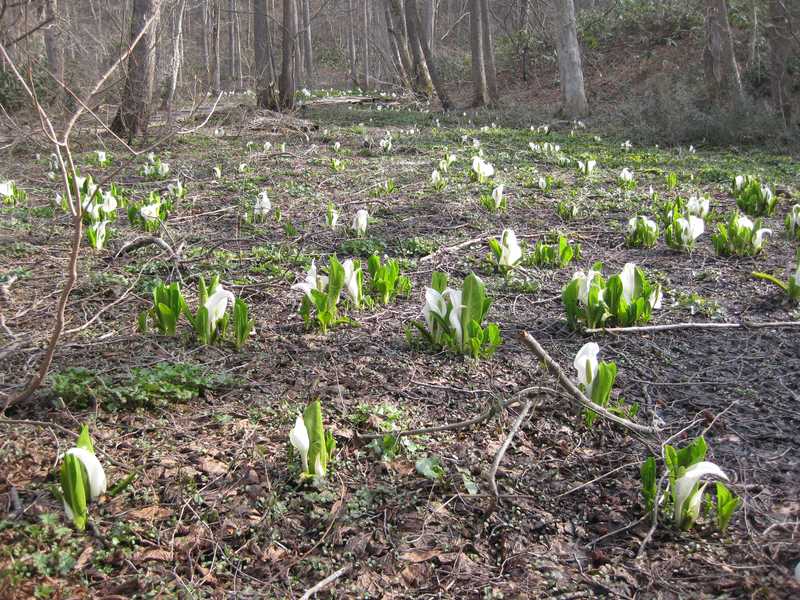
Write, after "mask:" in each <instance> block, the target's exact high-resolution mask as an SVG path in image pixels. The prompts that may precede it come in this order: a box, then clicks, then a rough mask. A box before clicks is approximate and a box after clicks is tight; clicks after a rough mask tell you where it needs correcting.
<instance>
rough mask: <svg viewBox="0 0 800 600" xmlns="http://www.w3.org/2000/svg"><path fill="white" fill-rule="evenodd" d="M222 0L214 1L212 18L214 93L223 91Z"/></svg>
mask: <svg viewBox="0 0 800 600" xmlns="http://www.w3.org/2000/svg"><path fill="white" fill-rule="evenodd" d="M221 1H222V0H213V2H214V5H213V6H214V8H213V10H214V12H213V15H212V17H211V60H212V67H213V70H214V80H213V84H214V91H216V92H218V91H220V90H221V89H222V73H221V70H222V69H221V67H222V58H221V56H220V54H221V52H220V50H221V48H220V36H221V31H220V30H221V29H222V14H221V12H222V11H221V10H220V9H221V6H220V4H219V3H220V2H221Z"/></svg>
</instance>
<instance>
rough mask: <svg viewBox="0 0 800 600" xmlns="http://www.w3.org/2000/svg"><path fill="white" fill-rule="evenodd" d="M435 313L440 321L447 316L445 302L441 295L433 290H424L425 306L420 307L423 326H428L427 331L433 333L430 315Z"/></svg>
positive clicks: (427, 288)
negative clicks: (423, 320) (423, 321)
mask: <svg viewBox="0 0 800 600" xmlns="http://www.w3.org/2000/svg"><path fill="white" fill-rule="evenodd" d="M432 313H435V314H437V315H439V316H440V317H441V318H442V319H444V318H445V317H446V316H447V300H445V297H444V295H443V294H441V293H439V292H438V291H437V290H435V289H433V288H429V287H426V288H425V306H423V307H422V316H423V318H424V319H425V324H426V325H427V326H428V331H429V332H431V333H433V325H434V323H433V317H431V314H432Z"/></svg>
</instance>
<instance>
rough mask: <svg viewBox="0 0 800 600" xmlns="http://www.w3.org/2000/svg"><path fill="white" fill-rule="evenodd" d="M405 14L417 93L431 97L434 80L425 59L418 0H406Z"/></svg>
mask: <svg viewBox="0 0 800 600" xmlns="http://www.w3.org/2000/svg"><path fill="white" fill-rule="evenodd" d="M404 9H405V10H404V15H403V17H404V18H405V23H406V32H407V35H408V45H409V46H410V47H411V56H412V57H413V61H414V62H413V64H414V67H413V73H414V81H415V83H416V85H415V86H414V89H415V90H416V92H417V93H420V94H422V95H424V96H425V97H430V95H431V94H432V93H433V81H432V80H431V74H430V71H429V70H428V63H427V62H426V61H425V54H424V53H423V51H422V40H421V39H420V36H419V17H418V16H417V3H416V0H404Z"/></svg>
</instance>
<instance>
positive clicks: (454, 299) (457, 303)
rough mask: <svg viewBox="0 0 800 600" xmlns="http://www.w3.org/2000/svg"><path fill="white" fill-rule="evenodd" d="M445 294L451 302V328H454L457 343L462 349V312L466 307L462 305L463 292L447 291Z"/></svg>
mask: <svg viewBox="0 0 800 600" xmlns="http://www.w3.org/2000/svg"><path fill="white" fill-rule="evenodd" d="M444 293H445V294H446V295H447V298H448V299H449V300H450V306H451V309H450V317H449V320H450V326H451V327H452V328H453V331H454V332H455V336H456V343H457V344H458V347H459V348H460V347H461V346H462V345H463V343H464V331H463V330H462V328H461V311H462V310H463V309H464V305H463V304H462V303H461V290H454V289H450V288H448V289H446V290H445V291H444Z"/></svg>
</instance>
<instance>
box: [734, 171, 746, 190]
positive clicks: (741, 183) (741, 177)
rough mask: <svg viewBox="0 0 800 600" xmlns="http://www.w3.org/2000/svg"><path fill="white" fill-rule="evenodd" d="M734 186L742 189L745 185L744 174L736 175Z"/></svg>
mask: <svg viewBox="0 0 800 600" xmlns="http://www.w3.org/2000/svg"><path fill="white" fill-rule="evenodd" d="M733 187H735V188H736V189H737V190H740V189H742V187H744V175H737V176H736V177H734V179H733Z"/></svg>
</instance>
